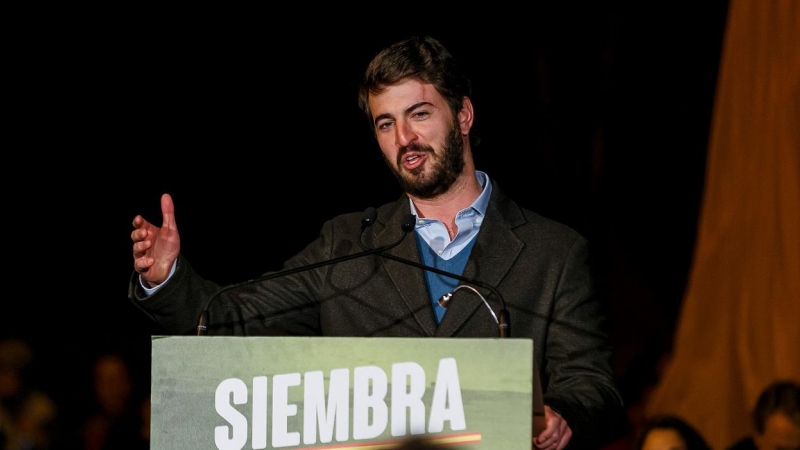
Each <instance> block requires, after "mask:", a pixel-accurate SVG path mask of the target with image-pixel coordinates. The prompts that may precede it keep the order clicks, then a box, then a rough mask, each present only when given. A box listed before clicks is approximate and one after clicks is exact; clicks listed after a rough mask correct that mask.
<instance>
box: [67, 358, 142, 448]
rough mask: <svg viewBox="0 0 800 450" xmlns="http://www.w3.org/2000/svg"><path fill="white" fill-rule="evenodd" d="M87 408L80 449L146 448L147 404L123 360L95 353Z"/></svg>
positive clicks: (125, 361)
mask: <svg viewBox="0 0 800 450" xmlns="http://www.w3.org/2000/svg"><path fill="white" fill-rule="evenodd" d="M92 393H93V401H92V405H91V406H90V407H91V409H90V410H89V412H88V415H87V416H86V417H85V419H84V420H83V422H82V423H81V425H80V430H79V434H80V440H81V445H82V447H81V448H83V449H84V450H112V449H113V450H135V449H141V450H147V449H148V448H149V446H150V443H149V431H150V429H149V421H148V419H149V403H147V402H146V401H145V400H144V399H143V398H142V396H141V395H138V393H137V391H136V389H135V385H134V379H133V377H132V374H131V371H130V367H129V366H128V362H127V360H126V359H125V358H124V357H123V356H122V355H119V354H116V353H108V354H103V355H100V356H98V357H97V358H96V359H95V360H94V362H93V366H92Z"/></svg>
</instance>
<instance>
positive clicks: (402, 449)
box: [392, 436, 442, 450]
mask: <svg viewBox="0 0 800 450" xmlns="http://www.w3.org/2000/svg"><path fill="white" fill-rule="evenodd" d="M392 448H393V449H394V450H435V449H440V448H442V446H441V445H439V444H437V443H436V442H435V441H432V440H430V439H426V438H424V437H421V436H412V437H409V438H406V439H405V440H404V441H403V442H401V443H400V445H398V446H396V447H392Z"/></svg>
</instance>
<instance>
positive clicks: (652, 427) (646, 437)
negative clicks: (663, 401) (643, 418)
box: [634, 415, 711, 450]
mask: <svg viewBox="0 0 800 450" xmlns="http://www.w3.org/2000/svg"><path fill="white" fill-rule="evenodd" d="M634 449H635V450H711V447H710V446H709V445H708V443H707V442H706V440H705V439H704V438H703V436H702V435H701V434H700V433H699V432H698V431H697V430H696V429H695V428H694V427H693V426H691V425H689V423H688V422H686V421H685V420H683V419H681V418H680V417H677V416H674V415H663V416H657V417H653V418H651V419H649V420H648V422H647V424H646V425H645V426H644V428H643V429H642V431H641V434H640V435H639V438H638V439H637V441H636V446H635V447H634Z"/></svg>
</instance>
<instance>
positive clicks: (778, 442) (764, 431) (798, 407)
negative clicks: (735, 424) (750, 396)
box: [729, 380, 800, 450]
mask: <svg viewBox="0 0 800 450" xmlns="http://www.w3.org/2000/svg"><path fill="white" fill-rule="evenodd" d="M752 419H753V428H754V430H755V432H754V433H753V434H752V435H751V436H748V437H746V438H744V439H742V440H740V441H739V442H737V443H735V444H734V445H733V446H731V447H729V450H800V384H798V383H797V382H795V381H789V380H780V381H776V382H774V383H772V384H770V385H769V386H767V387H766V388H765V389H764V390H763V391H762V392H761V395H759V397H758V401H757V402H756V406H755V408H754V409H753V412H752Z"/></svg>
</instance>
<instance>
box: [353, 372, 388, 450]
mask: <svg viewBox="0 0 800 450" xmlns="http://www.w3.org/2000/svg"><path fill="white" fill-rule="evenodd" d="M388 383H389V381H388V379H387V378H386V372H384V371H383V369H381V368H380V367H375V366H363V367H356V368H355V369H354V370H353V439H356V440H361V439H372V438H374V437H378V436H380V435H381V433H383V431H384V430H385V429H386V424H388V423H389V408H388V407H387V406H386V392H387V391H388V389H389V387H388ZM370 411H372V423H371V424H370V422H369V416H370Z"/></svg>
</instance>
